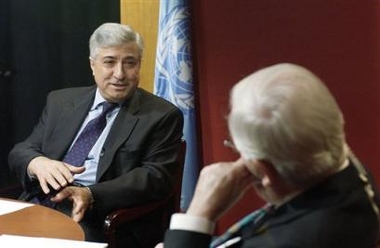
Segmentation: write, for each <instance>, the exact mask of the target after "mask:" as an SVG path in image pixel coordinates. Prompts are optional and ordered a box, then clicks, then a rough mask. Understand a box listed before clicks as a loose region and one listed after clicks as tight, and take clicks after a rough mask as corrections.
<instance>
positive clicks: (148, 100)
mask: <svg viewBox="0 0 380 248" xmlns="http://www.w3.org/2000/svg"><path fill="white" fill-rule="evenodd" d="M137 94H138V97H139V98H140V104H141V106H143V105H146V106H149V107H155V108H167V109H178V107H177V106H176V105H174V104H173V103H172V102H170V101H169V100H167V99H165V98H163V97H160V96H157V95H155V94H153V93H151V92H148V91H146V90H144V89H142V88H138V89H137Z"/></svg>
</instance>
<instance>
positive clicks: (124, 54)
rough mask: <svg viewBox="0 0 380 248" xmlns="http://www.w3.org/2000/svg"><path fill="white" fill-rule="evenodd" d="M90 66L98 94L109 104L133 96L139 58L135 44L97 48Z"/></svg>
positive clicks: (137, 81)
mask: <svg viewBox="0 0 380 248" xmlns="http://www.w3.org/2000/svg"><path fill="white" fill-rule="evenodd" d="M97 52H98V53H97V55H96V57H95V58H90V66H91V69H92V74H93V75H94V79H95V82H96V84H97V86H98V88H99V91H100V94H101V95H102V96H103V97H104V99H106V100H107V101H110V102H119V103H121V102H123V101H125V100H126V99H128V98H129V97H130V96H132V95H133V93H134V92H135V90H136V88H137V86H138V84H139V80H140V65H141V57H140V52H139V48H138V46H137V44H136V43H127V44H123V45H120V46H115V47H104V48H98V50H97Z"/></svg>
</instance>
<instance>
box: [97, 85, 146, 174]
mask: <svg viewBox="0 0 380 248" xmlns="http://www.w3.org/2000/svg"><path fill="white" fill-rule="evenodd" d="M140 94H141V91H140V90H138V89H137V90H136V92H135V94H134V95H133V97H132V98H131V99H130V100H129V102H128V103H126V104H123V105H122V107H121V108H120V111H119V113H118V115H117V117H116V119H115V121H114V123H113V125H112V127H111V130H110V132H109V134H108V137H107V139H106V141H105V142H104V146H103V148H102V154H101V155H100V158H99V165H98V170H97V174H96V181H98V180H99V178H101V176H102V175H103V174H104V173H105V171H106V170H107V169H108V167H109V166H110V165H111V163H112V160H113V158H114V157H115V153H116V151H117V149H118V148H119V147H120V146H121V145H122V144H123V143H124V142H125V141H126V140H127V139H128V138H129V136H130V135H131V133H132V131H133V129H134V127H135V126H136V124H137V122H138V120H139V117H138V116H136V115H135V114H136V113H137V112H138V111H139V109H140V104H139V100H140Z"/></svg>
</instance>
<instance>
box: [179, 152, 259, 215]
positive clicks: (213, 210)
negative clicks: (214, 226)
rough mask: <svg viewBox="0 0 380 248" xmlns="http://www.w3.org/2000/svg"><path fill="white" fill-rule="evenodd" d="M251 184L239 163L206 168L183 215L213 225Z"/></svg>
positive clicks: (214, 165)
mask: <svg viewBox="0 0 380 248" xmlns="http://www.w3.org/2000/svg"><path fill="white" fill-rule="evenodd" d="M254 180H255V177H254V176H253V175H252V173H250V171H249V170H248V169H247V168H246V166H245V164H244V161H243V159H239V160H237V161H235V162H228V163H227V162H226V163H215V164H212V165H209V166H206V167H205V168H203V170H202V171H201V174H200V176H199V179H198V183H197V186H196V188H195V193H194V197H193V199H192V201H191V203H190V206H189V209H188V211H187V214H190V215H195V216H200V217H203V218H206V219H208V220H211V221H216V220H217V219H219V217H220V216H221V215H222V214H223V213H224V212H225V211H226V210H227V209H229V208H230V207H231V206H232V205H233V204H234V203H235V202H236V201H237V200H238V199H240V197H241V196H242V195H243V194H244V192H245V191H246V190H247V189H248V188H249V187H250V186H252V185H253V183H254Z"/></svg>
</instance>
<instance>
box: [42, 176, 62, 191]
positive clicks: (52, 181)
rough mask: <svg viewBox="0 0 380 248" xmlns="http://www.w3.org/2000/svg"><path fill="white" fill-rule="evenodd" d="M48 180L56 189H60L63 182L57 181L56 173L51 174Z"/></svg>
mask: <svg viewBox="0 0 380 248" xmlns="http://www.w3.org/2000/svg"><path fill="white" fill-rule="evenodd" d="M46 182H47V183H48V184H49V185H50V187H52V188H53V189H55V190H60V189H61V188H62V187H61V184H60V183H58V182H57V180H56V177H55V176H54V175H51V176H49V177H48V178H46Z"/></svg>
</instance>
